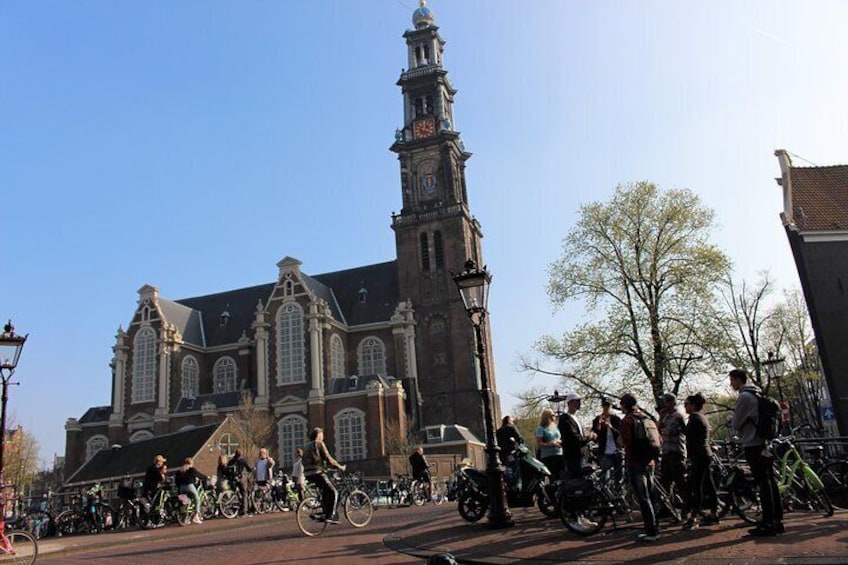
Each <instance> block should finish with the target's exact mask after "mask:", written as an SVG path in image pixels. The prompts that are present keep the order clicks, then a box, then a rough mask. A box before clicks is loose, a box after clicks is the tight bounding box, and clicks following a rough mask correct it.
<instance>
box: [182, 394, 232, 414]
mask: <svg viewBox="0 0 848 565" xmlns="http://www.w3.org/2000/svg"><path fill="white" fill-rule="evenodd" d="M241 395H242V393H241V391H238V390H233V391H230V392H213V393H212V394H198V395H197V396H195V397H194V398H180V401H179V402H178V403H177V407H176V408H175V409H174V413H175V414H180V413H183V412H195V411H197V410H200V409H201V408H202V407H203V405H204V404H206V403H211V404H214V405H215V408H234V407H236V406H238V405H239V401H240V400H241Z"/></svg>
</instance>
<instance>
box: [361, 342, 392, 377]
mask: <svg viewBox="0 0 848 565" xmlns="http://www.w3.org/2000/svg"><path fill="white" fill-rule="evenodd" d="M359 374H360V375H385V374H386V347H385V346H384V345H383V342H382V341H380V338H377V337H373V336H372V337H366V338H365V339H363V340H362V341H361V342H360V344H359Z"/></svg>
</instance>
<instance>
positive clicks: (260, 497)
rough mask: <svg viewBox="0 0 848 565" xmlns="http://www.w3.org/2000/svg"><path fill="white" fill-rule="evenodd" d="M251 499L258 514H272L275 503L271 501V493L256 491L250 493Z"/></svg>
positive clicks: (261, 490)
mask: <svg viewBox="0 0 848 565" xmlns="http://www.w3.org/2000/svg"><path fill="white" fill-rule="evenodd" d="M250 498H251V499H252V500H253V508H254V509H255V510H256V513H257V514H265V513H266V512H270V511H271V508H272V507H273V505H274V502H273V501H272V500H271V491H267V490H263V489H256V490H254V491H253V492H252V493H250Z"/></svg>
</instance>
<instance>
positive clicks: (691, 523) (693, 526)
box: [680, 518, 698, 530]
mask: <svg viewBox="0 0 848 565" xmlns="http://www.w3.org/2000/svg"><path fill="white" fill-rule="evenodd" d="M680 529H681V530H697V529H698V521H697V520H695V519H694V518H689V519H688V520H686V521H685V522H683V526H682V527H681V528H680Z"/></svg>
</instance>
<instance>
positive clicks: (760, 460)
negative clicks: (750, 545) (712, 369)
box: [729, 369, 784, 537]
mask: <svg viewBox="0 0 848 565" xmlns="http://www.w3.org/2000/svg"><path fill="white" fill-rule="evenodd" d="M729 376H730V386H731V387H732V388H733V390H735V391H737V392H738V393H739V396H738V397H737V398H736V404H735V405H734V407H733V419H732V420H731V425H732V426H733V429H735V430H736V431H737V433H738V434H739V441H740V442H741V443H742V447H743V448H744V449H745V459H747V461H748V465H749V466H750V467H751V474H752V475H753V477H754V481H755V482H756V483H757V486H759V489H760V504H761V506H762V510H763V512H762V521H761V522H760V523H759V524H758V525H757V527H756V528H753V529H751V530H748V533H749V534H750V535H752V536H758V537H763V536H776V535H777V534H782V533H783V531H784V527H783V505H782V504H781V501H780V491H779V490H778V488H777V481H776V480H775V477H774V472H773V471H772V466H773V464H774V454H772V453H771V451H770V450H769V449H768V446H767V445H766V440H768V439H771V438H768V437H763V436H764V435H766V434H767V433H768V432H767V431H765V430H767V429H768V427H769V422H767V421H766V419H767V418H769V416H768V415H767V414H763V413H762V412H761V408H760V406H761V404H762V402H761V400H760V399H761V398H765V397H764V396H763V393H762V391H760V389H759V388H757V387H756V386H755V385H753V384H749V383H748V373H747V372H746V371H744V370H742V369H733V370H732V371H730V373H729ZM766 403H768V400H766Z"/></svg>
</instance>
